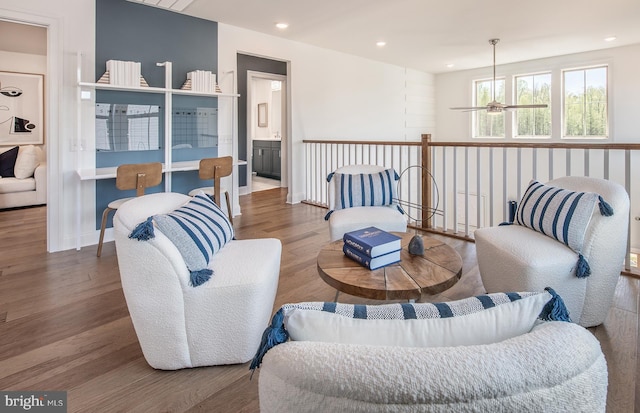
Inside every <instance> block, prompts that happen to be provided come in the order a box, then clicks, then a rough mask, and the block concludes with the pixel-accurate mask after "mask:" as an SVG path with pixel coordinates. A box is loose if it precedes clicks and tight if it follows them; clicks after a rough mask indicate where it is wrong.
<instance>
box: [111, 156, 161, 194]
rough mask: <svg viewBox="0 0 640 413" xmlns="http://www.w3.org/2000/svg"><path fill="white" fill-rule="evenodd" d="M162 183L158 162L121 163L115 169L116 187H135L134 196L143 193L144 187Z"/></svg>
mask: <svg viewBox="0 0 640 413" xmlns="http://www.w3.org/2000/svg"><path fill="white" fill-rule="evenodd" d="M160 183H162V164H161V163H160V162H151V163H137V164H123V165H120V166H118V169H117V170H116V188H118V189H120V190H121V191H122V190H127V189H135V190H136V196H141V195H144V190H145V188H150V187H152V186H156V185H160Z"/></svg>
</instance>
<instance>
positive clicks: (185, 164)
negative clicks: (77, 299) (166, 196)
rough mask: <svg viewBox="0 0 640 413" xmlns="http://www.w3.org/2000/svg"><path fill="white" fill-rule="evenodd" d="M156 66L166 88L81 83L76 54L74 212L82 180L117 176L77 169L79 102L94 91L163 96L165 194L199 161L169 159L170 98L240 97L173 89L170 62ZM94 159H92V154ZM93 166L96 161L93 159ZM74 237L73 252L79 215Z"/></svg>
mask: <svg viewBox="0 0 640 413" xmlns="http://www.w3.org/2000/svg"><path fill="white" fill-rule="evenodd" d="M156 65H157V66H160V67H164V70H165V72H164V78H165V85H164V87H150V86H149V87H142V86H119V85H112V84H108V83H92V82H83V81H82V55H81V54H78V56H77V102H78V103H77V113H76V119H77V125H76V142H75V147H76V149H77V151H78V156H77V158H76V159H77V165H76V174H77V177H78V179H79V181H80V182H79V183H78V186H77V188H78V189H77V194H76V195H77V204H78V205H77V208H78V209H77V210H78V211H80V210H81V207H82V205H81V204H82V182H83V181H96V180H101V179H113V178H115V177H116V167H108V168H90V169H87V168H81V167H80V158H81V156H80V154H79V153H80V152H82V151H83V149H82V102H83V101H86V100H94V101H95V91H96V90H113V91H122V92H137V93H156V94H164V108H165V109H164V111H165V116H164V140H163V143H164V162H163V165H162V171H163V173H164V174H165V179H164V182H165V191H166V192H169V191H171V187H172V186H171V173H172V172H184V171H195V170H198V167H199V162H200V160H199V159H196V160H193V161H180V162H173V160H172V147H171V146H172V145H171V142H172V126H173V116H172V115H171V114H172V113H173V96H174V95H182V96H204V97H216V98H229V99H235V98H238V97H239V96H240V95H237V94H229V93H216V92H212V93H206V92H197V91H193V90H184V89H174V88H172V87H171V86H172V85H171V80H172V63H171V62H160V63H156ZM87 91H88V92H90V93H91V95H90V97H85V92H87ZM232 107H233V108H234V110H232V111H231V116H232V117H233V118H234V119H232V121H231V128H232V130H231V136H233V133H234V131H233V128H234V125H235V117H236V114H235V105H232ZM93 152H94V157H95V151H93ZM236 163H237V162H236ZM237 164H246V161H243V162H240V163H237ZM94 165H95V160H94ZM76 225H77V234H76V249H78V250H79V249H80V247H81V244H82V241H81V236H82V218H81V214H78V215H77V221H76Z"/></svg>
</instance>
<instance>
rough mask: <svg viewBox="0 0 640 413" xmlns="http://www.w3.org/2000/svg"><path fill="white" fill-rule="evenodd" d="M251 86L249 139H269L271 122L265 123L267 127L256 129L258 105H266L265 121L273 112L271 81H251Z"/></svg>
mask: <svg viewBox="0 0 640 413" xmlns="http://www.w3.org/2000/svg"><path fill="white" fill-rule="evenodd" d="M252 83H253V84H252V85H251V88H252V89H251V97H252V100H253V104H252V105H251V114H250V115H251V116H250V119H251V120H250V121H249V122H250V124H251V139H269V138H271V133H270V130H271V122H269V121H267V127H258V105H259V104H260V103H266V104H267V115H268V117H267V119H269V116H270V114H271V111H272V110H273V104H272V102H271V81H270V80H265V79H253V82H252Z"/></svg>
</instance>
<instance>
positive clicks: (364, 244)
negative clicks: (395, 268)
mask: <svg viewBox="0 0 640 413" xmlns="http://www.w3.org/2000/svg"><path fill="white" fill-rule="evenodd" d="M342 240H343V241H344V246H343V247H342V251H343V252H344V255H346V256H347V257H349V258H351V259H352V260H354V261H356V262H358V263H359V264H361V265H362V266H364V267H367V268H368V269H370V270H375V269H377V268H380V267H384V266H385V265H389V264H394V263H396V262H399V261H400V250H401V249H402V245H401V240H402V238H400V237H398V236H397V235H393V234H390V233H388V232H386V231H383V230H381V229H379V228H376V227H368V228H363V229H359V230H356V231H351V232H347V233H346V234H344V236H343V238H342Z"/></svg>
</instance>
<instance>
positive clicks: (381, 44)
mask: <svg viewBox="0 0 640 413" xmlns="http://www.w3.org/2000/svg"><path fill="white" fill-rule="evenodd" d="M386 45H387V42H382V41H381V42H377V43H376V46H378V47H384V46H386Z"/></svg>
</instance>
